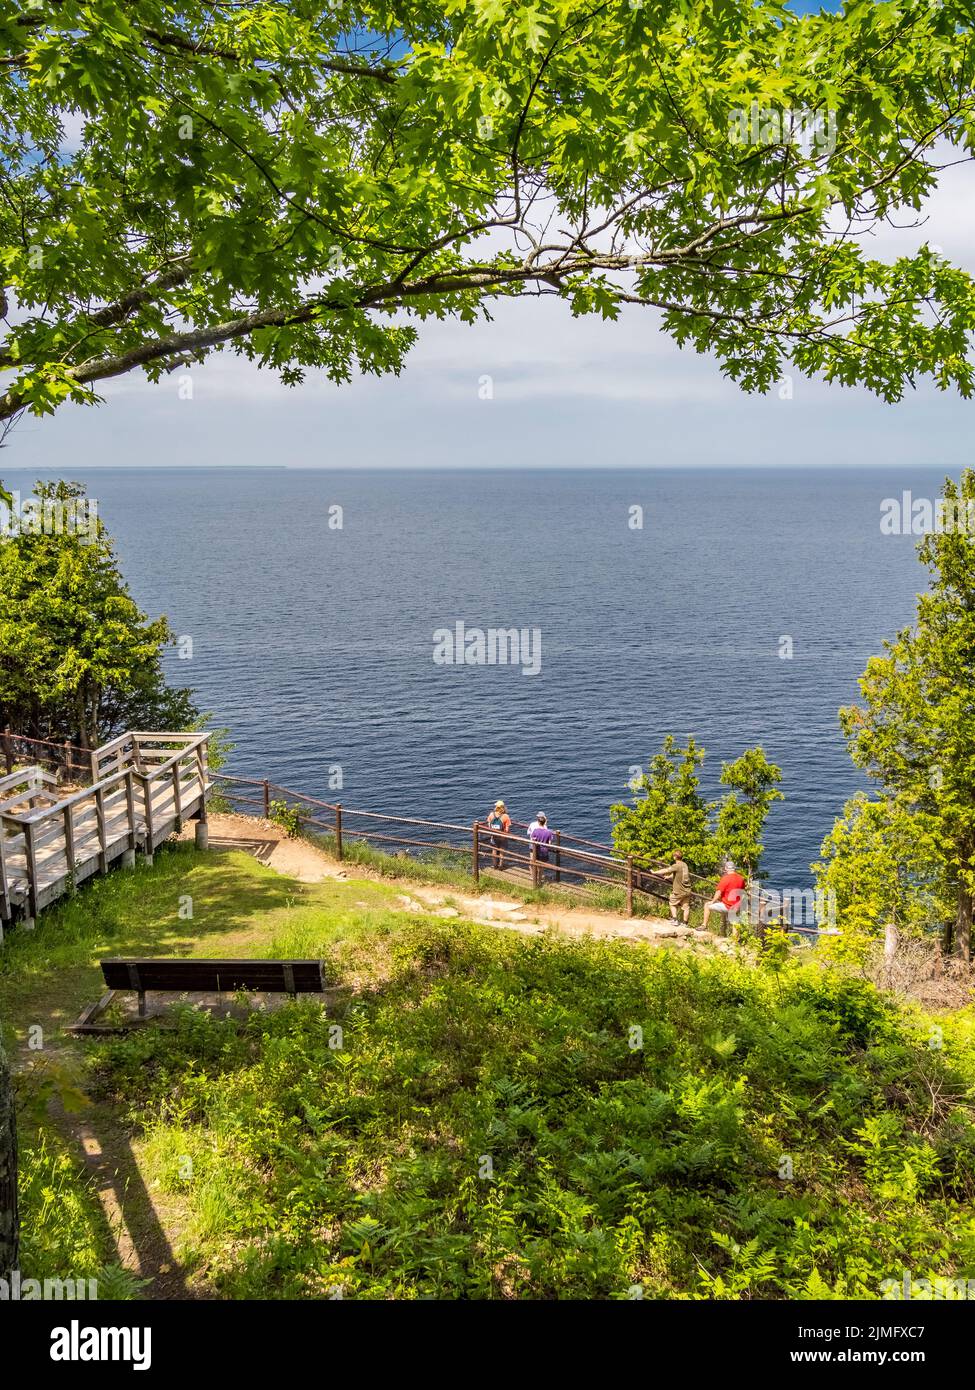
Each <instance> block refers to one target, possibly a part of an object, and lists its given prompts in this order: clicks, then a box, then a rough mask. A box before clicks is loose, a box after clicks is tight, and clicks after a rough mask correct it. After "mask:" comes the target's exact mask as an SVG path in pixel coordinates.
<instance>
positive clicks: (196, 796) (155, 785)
mask: <svg viewBox="0 0 975 1390" xmlns="http://www.w3.org/2000/svg"><path fill="white" fill-rule="evenodd" d="M207 738H208V735H207V734H179V733H127V734H122V735H120V736H119V737H118V738H116V739H113V740H112V741H111V743H106V744H105V745H104V746H103V747H101V748H99V749H97V750H93V751H92V753H91V755H90V757H91V785H90V786H85V787H82V788H81V789H80V790H78V791H73V792H70V793H67V794H66V793H64V792H63V791H59V789H58V785H57V778H56V777H55V776H53V775H52V774H51V773H50V772H47V771H45V770H44V769H43V768H42V767H40V766H36V765H35V766H30V767H22V768H18V769H17V770H15V771H14V772H11V773H9V774H8V775H7V776H6V777H2V778H0V936H2V932H3V927H4V925H5V924H6V923H9V922H12V921H14V920H16V919H22V920H24V921H25V922H26V923H27V924H32V923H33V921H34V919H35V918H36V916H37V913H38V912H39V911H40V910H41V909H42V908H44V907H47V906H48V905H49V904H50V903H52V902H54V901H56V899H58V898H59V897H61V896H62V895H63V894H65V893H67V892H70V891H73V889H74V888H75V887H76V886H77V885H78V884H79V883H82V882H83V881H84V880H85V879H87V878H91V877H92V876H93V875H94V874H99V873H107V872H108V870H109V868H111V866H112V865H113V864H115V863H117V862H119V861H122V862H124V863H132V862H134V856H135V852H136V851H137V850H139V851H141V852H142V853H144V854H152V852H153V851H154V850H155V849H156V848H157V846H158V845H160V844H162V843H163V841H164V840H167V839H169V837H170V836H171V835H172V834H173V833H174V832H175V831H177V830H179V828H180V827H181V826H182V825H183V823H184V822H185V821H187V820H191V819H197V820H200V821H203V822H205V821H206V794H207V791H208V789H209V786H210V783H209V777H208V772H207Z"/></svg>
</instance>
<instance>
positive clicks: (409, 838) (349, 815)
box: [213, 773, 711, 915]
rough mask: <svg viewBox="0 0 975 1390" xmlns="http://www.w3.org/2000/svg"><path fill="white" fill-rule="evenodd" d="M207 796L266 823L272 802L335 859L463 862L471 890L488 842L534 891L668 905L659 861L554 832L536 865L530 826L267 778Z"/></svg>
mask: <svg viewBox="0 0 975 1390" xmlns="http://www.w3.org/2000/svg"><path fill="white" fill-rule="evenodd" d="M213 790H214V793H215V794H216V795H218V796H221V797H223V798H224V799H225V800H226V802H227V803H228V804H229V805H230V806H231V807H233V808H242V809H246V810H248V811H250V812H251V813H257V814H259V815H262V816H264V817H265V818H267V817H269V816H270V815H271V813H272V808H273V806H274V803H276V802H277V803H281V804H283V806H284V807H286V808H287V809H288V810H290V811H295V812H297V813H298V815H299V816H300V818H301V824H302V825H303V826H304V827H306V828H307V829H309V830H311V831H312V832H315V833H318V834H322V835H325V836H327V837H329V839H331V840H332V841H333V844H334V849H335V853H336V855H337V857H338V858H339V859H341V858H342V857H343V854H344V851H345V846H346V845H347V843H348V842H349V841H353V842H355V841H359V842H362V843H366V844H371V845H375V846H376V847H377V848H379V849H390V850H396V849H402V850H407V851H416V850H420V851H426V852H428V853H430V854H433V855H441V856H446V857H449V858H451V859H453V860H454V861H455V862H457V863H463V864H464V865H465V867H466V868H467V869H468V870H469V872H470V874H471V877H472V879H473V880H474V882H475V883H477V882H479V880H480V876H481V873H482V871H484V872H490V871H491V870H492V867H493V860H494V859H495V857H496V847H495V846H494V845H493V843H492V841H494V840H496V839H499V840H501V842H502V847H501V850H500V853H501V855H502V856H503V863H504V864H505V865H511V866H514V867H515V868H516V869H517V870H518V871H519V872H521V873H523V874H525V875H527V877H528V878H529V880H530V882H531V883H533V884H534V885H535V886H538V887H541V886H553V885H556V886H561V887H567V888H571V889H572V890H573V891H574V892H579V893H582V894H584V895H587V896H589V897H594V896H597V895H598V894H599V893H600V891H602V890H604V889H605V888H613V889H616V890H620V891H621V892H622V895H623V901H624V903H625V908H626V911H627V913H628V914H629V915H632V914H633V912H634V910H635V904H636V903H637V902H638V901H640V900H644V901H648V900H650V899H655V900H657V901H658V902H659V901H664V902H666V900H667V898H668V897H669V895H670V883H669V880H667V879H663V878H660V877H659V876H657V875H655V870H656V871H659V870H660V869H662V868H664V867H665V865H664V862H663V861H662V860H651V859H644V858H641V857H639V856H634V855H626V856H621V855H619V854H618V853H616V852H615V851H614V850H613V848H612V846H610V845H601V844H599V843H598V841H593V840H586V839H584V838H583V837H581V836H578V835H571V834H568V833H567V832H564V831H559V830H556V831H554V839H553V840H552V842H551V843H550V844H549V845H548V858H547V859H542V858H541V856H540V853H539V846H538V845H537V843H536V842H535V841H531V840H528V839H527V836H526V834H525V832H526V831H527V829H528V827H527V825H525V824H523V823H521V822H513V823H512V826H513V828H512V830H511V831H510V832H508V833H505V834H502V833H501V832H499V831H494V830H490V829H489V828H488V826H487V825H486V823H485V822H483V821H474V822H472V823H471V824H469V825H463V824H459V823H457V822H452V821H434V820H424V819H422V818H420V817H418V816H394V815H388V814H387V813H385V812H380V811H361V810H353V809H352V808H351V807H348V806H343V805H342V804H341V803H340V802H331V801H322V800H319V799H318V798H316V797H313V796H306V795H305V794H304V793H303V792H297V791H295V790H293V789H292V788H290V787H282V786H279V785H278V784H277V783H274V782H270V781H268V780H266V779H265V780H261V779H257V778H248V777H232V776H230V775H228V774H225V773H218V774H216V775H215V776H214V778H213ZM692 881H693V882H694V883H696V884H697V885H698V886H696V887H694V888H693V889H692V902H693V903H695V904H696V905H698V906H700V905H702V904H703V903H705V902H706V901H707V900H708V899H709V898H710V897H711V893H710V891H709V890H708V889H707V886H706V885H707V880H704V879H701V878H700V877H698V876H697V875H694V876H693V880H692Z"/></svg>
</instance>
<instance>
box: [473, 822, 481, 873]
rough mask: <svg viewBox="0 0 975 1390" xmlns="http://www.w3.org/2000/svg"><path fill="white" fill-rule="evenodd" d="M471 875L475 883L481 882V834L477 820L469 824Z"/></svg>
mask: <svg viewBox="0 0 975 1390" xmlns="http://www.w3.org/2000/svg"><path fill="white" fill-rule="evenodd" d="M471 846H472V858H471V875H472V877H473V879H474V882H475V883H476V884H480V882H481V835H480V830H479V829H478V824H477V821H475V822H474V824H473V825H472V826H471Z"/></svg>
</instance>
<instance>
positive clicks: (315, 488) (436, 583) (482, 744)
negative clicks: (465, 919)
mask: <svg viewBox="0 0 975 1390" xmlns="http://www.w3.org/2000/svg"><path fill="white" fill-rule="evenodd" d="M59 471H62V472H63V471H64V470H63V468H62V469H60V470H59ZM3 476H4V479H5V481H6V482H7V485H8V486H9V487H13V488H17V489H19V490H20V491H21V492H22V493H23V494H24V495H27V494H29V493H30V491H31V489H32V486H33V477H34V475H33V474H23V473H20V472H18V471H16V470H14V469H11V468H9V467H5V468H4V470H3ZM67 476H71V477H74V478H77V479H80V480H81V481H84V482H86V483H87V484H88V487H89V491H90V493H91V494H92V495H93V496H95V497H97V499H98V505H99V513H100V515H101V516H102V518H103V519H104V521H105V522H106V523H107V525H108V527H109V529H110V531H111V532H112V533H113V535H114V536H115V537H116V540H117V543H118V552H119V557H120V560H121V563H122V566H123V569H124V572H125V575H126V577H127V579H128V581H129V583H130V586H131V589H132V592H133V594H134V596H135V597H136V599H137V600H138V602H139V603H140V604H141V605H142V606H143V607H144V608H145V609H146V610H147V611H148V612H149V613H151V614H153V615H155V614H157V613H160V612H164V613H166V614H168V616H169V618H170V620H171V622H172V625H173V627H174V629H175V631H176V632H177V633H179V634H186V635H188V636H190V637H192V640H193V655H192V658H191V659H188V660H180V659H178V657H177V656H176V654H175V653H171V654H170V655H169V656H168V657H167V669H168V673H169V675H170V677H171V678H172V679H173V680H174V681H175V682H177V683H179V684H188V685H192V686H193V687H195V690H196V693H197V699H198V702H199V703H200V704H201V705H202V706H203V707H204V708H205V709H207V710H210V711H212V712H213V716H214V721H215V723H216V724H219V725H228V726H229V727H230V729H231V731H232V734H233V737H234V740H235V742H236V745H237V746H236V751H235V753H234V755H233V758H232V764H231V767H230V769H229V770H230V771H235V772H237V773H239V774H240V775H242V776H259V777H263V776H268V777H270V778H271V779H272V780H274V781H277V782H280V783H283V784H285V785H287V786H293V787H295V788H299V789H301V790H303V791H305V792H307V793H308V794H310V795H318V796H322V797H324V798H326V799H330V800H332V799H337V798H338V797H339V796H340V798H341V800H342V801H343V802H344V803H345V804H346V805H348V806H353V807H363V808H368V809H375V810H385V811H390V812H397V813H401V814H409V815H419V816H428V817H431V818H435V819H450V820H458V821H463V822H469V821H470V820H471V819H472V818H473V817H474V816H475V815H477V814H482V813H483V812H484V811H485V810H486V809H487V807H488V805H489V804H491V803H493V801H494V800H495V798H496V797H499V796H502V797H504V798H505V800H506V801H507V803H508V807H509V809H510V810H511V812H512V814H513V815H514V817H515V818H516V819H524V820H527V819H530V818H531V816H532V815H534V813H535V812H536V811H537V810H538V809H543V810H545V811H547V812H548V815H549V818H550V821H551V823H552V824H553V825H556V826H560V827H562V828H563V829H565V830H570V831H573V832H575V833H576V834H582V835H586V836H589V837H592V838H596V839H606V838H608V831H609V815H608V808H609V806H610V804H611V803H612V802H613V801H615V800H619V799H622V798H624V797H625V796H626V795H628V793H627V790H626V783H627V781H628V779H629V777H630V776H631V775H632V772H631V769H632V768H633V767H635V766H638V765H645V763H646V760H647V758H648V756H649V755H650V754H651V753H653V752H654V751H656V749H657V748H658V747H659V744H660V741H661V739H662V738H663V736H664V734H665V733H667V732H673V733H675V734H676V735H678V737H680V738H681V739H683V738H684V737H685V736H686V735H688V734H693V735H694V737H695V738H696V739H697V740H698V741H699V742H700V743H701V744H703V746H704V747H705V748H706V749H707V754H708V757H707V761H706V763H705V770H704V776H703V781H704V786H705V790H706V791H707V792H708V793H709V794H715V793H717V791H718V790H719V789H718V785H717V777H718V773H719V772H720V766H721V761H722V760H723V759H724V760H728V759H731V758H734V757H737V756H738V755H739V754H740V753H741V751H742V750H743V749H744V748H746V747H748V746H750V745H752V744H755V743H761V744H762V745H763V746H764V747H765V749H766V752H767V753H768V755H769V757H770V758H772V760H773V761H775V762H777V763H779V764H780V765H781V767H782V769H783V773H784V782H783V790H784V792H785V795H786V800H785V801H784V802H781V803H779V804H778V805H777V806H776V807H775V808H774V809H773V812H772V815H771V817H770V820H769V824H768V828H767V834H766V846H767V855H766V869H767V871H768V872H769V874H770V876H771V878H772V880H773V881H776V880H777V881H779V882H780V883H788V884H789V885H800V886H801V885H803V884H805V883H806V882H807V881H808V866H809V862H810V860H811V859H813V858H814V857H815V856H816V854H817V852H818V849H819V845H820V842H821V840H822V837H823V835H824V834H825V833H826V832H827V830H828V829H829V827H830V825H831V823H832V820H833V818H834V816H835V815H836V813H837V812H838V811H839V809H840V807H841V806H842V803H843V801H844V799H845V798H846V797H847V796H849V795H850V793H851V792H852V791H853V790H854V789H855V788H856V787H857V786H859V785H862V784H863V783H862V779H861V778H860V776H859V774H858V773H857V772H856V770H855V769H854V768H853V767H852V764H851V763H850V761H849V758H848V755H847V753H846V750H845V747H844V743H843V740H842V737H841V735H840V731H839V726H838V723H837V718H836V711H837V707H838V706H839V705H841V704H843V703H846V702H849V701H850V700H851V699H853V698H854V697H855V695H856V678H857V676H858V675H859V673H860V672H861V670H862V668H863V665H864V663H865V661H866V659H867V657H868V656H870V655H871V653H873V652H876V651H879V650H880V648H881V643H882V640H883V638H884V637H886V636H890V635H892V634H893V633H894V632H895V631H896V630H897V629H898V628H899V627H900V626H903V625H904V624H905V623H907V622H909V621H910V619H911V617H912V613H913V606H914V596H915V594H916V592H917V590H918V589H920V588H923V587H924V586H925V584H926V577H925V571H924V570H923V569H922V567H921V565H920V563H919V562H918V560H917V558H916V555H915V543H916V538H915V537H911V536H885V535H882V534H881V531H880V504H881V501H882V500H883V499H884V498H885V497H889V496H899V495H900V493H901V491H902V489H904V488H910V489H912V490H913V492H914V494H915V495H916V496H928V497H934V496H936V495H937V492H938V488H939V485H940V482H941V480H942V477H943V472H942V471H940V470H937V469H930V468H921V467H919V468H918V469H915V470H910V471H909V472H907V471H901V470H889V469H884V468H872V469H842V468H835V469H822V470H815V471H801V472H787V471H782V472H771V471H768V470H757V469H756V470H753V471H741V470H724V469H714V470H706V471H705V470H680V471H679V470H673V471H648V472H643V471H639V472H638V471H631V470H623V469H610V468H605V469H591V470H585V471H564V472H551V471H543V470H537V471H525V472H517V471H498V472H494V473H489V472H460V471H458V472H454V473H446V472H433V471H431V472H413V471H410V472H404V471H388V472H364V471H363V472H356V471H312V470H307V471H305V470H273V469H271V470H256V469H207V468H198V469H185V470H163V469H158V470H156V469H153V470H143V469H128V470H114V469H85V468H82V469H74V470H71V472H70V473H69V474H67ZM335 506H338V507H341V508H342V527H341V529H336V528H330V527H329V524H328V521H329V508H330V507H335ZM634 507H642V509H643V526H642V529H634V528H633V527H632V526H631V517H632V516H634V515H635V513H632V512H631V508H634ZM457 621H462V622H464V623H465V624H466V627H467V628H468V629H469V628H472V627H478V628H481V629H485V630H486V629H488V628H493V627H497V628H511V627H514V628H519V629H520V628H537V629H538V630H539V631H540V634H541V665H540V670H539V672H538V674H537V675H533V676H528V675H524V674H522V669H521V667H519V666H511V665H507V666H505V665H495V666H465V665H454V666H445V665H437V664H435V662H434V660H433V649H434V638H433V634H434V632H435V631H436V630H437V629H441V628H453V627H454V624H455V623H456V622H457ZM784 637H788V638H791V639H792V645H793V655H792V657H791V658H790V659H784V658H783V657H782V656H780V651H781V650H783V648H784V645H785V644H783V643H782V641H781V639H782V638H784ZM332 764H340V765H341V768H342V776H343V787H342V791H341V793H338V792H335V791H332V792H330V791H329V788H328V771H329V766H330V765H332Z"/></svg>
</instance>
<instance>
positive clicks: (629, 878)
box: [626, 854, 633, 917]
mask: <svg viewBox="0 0 975 1390" xmlns="http://www.w3.org/2000/svg"><path fill="white" fill-rule="evenodd" d="M626 915H627V917H632V916H633V855H632V854H628V855H627V856H626Z"/></svg>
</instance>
